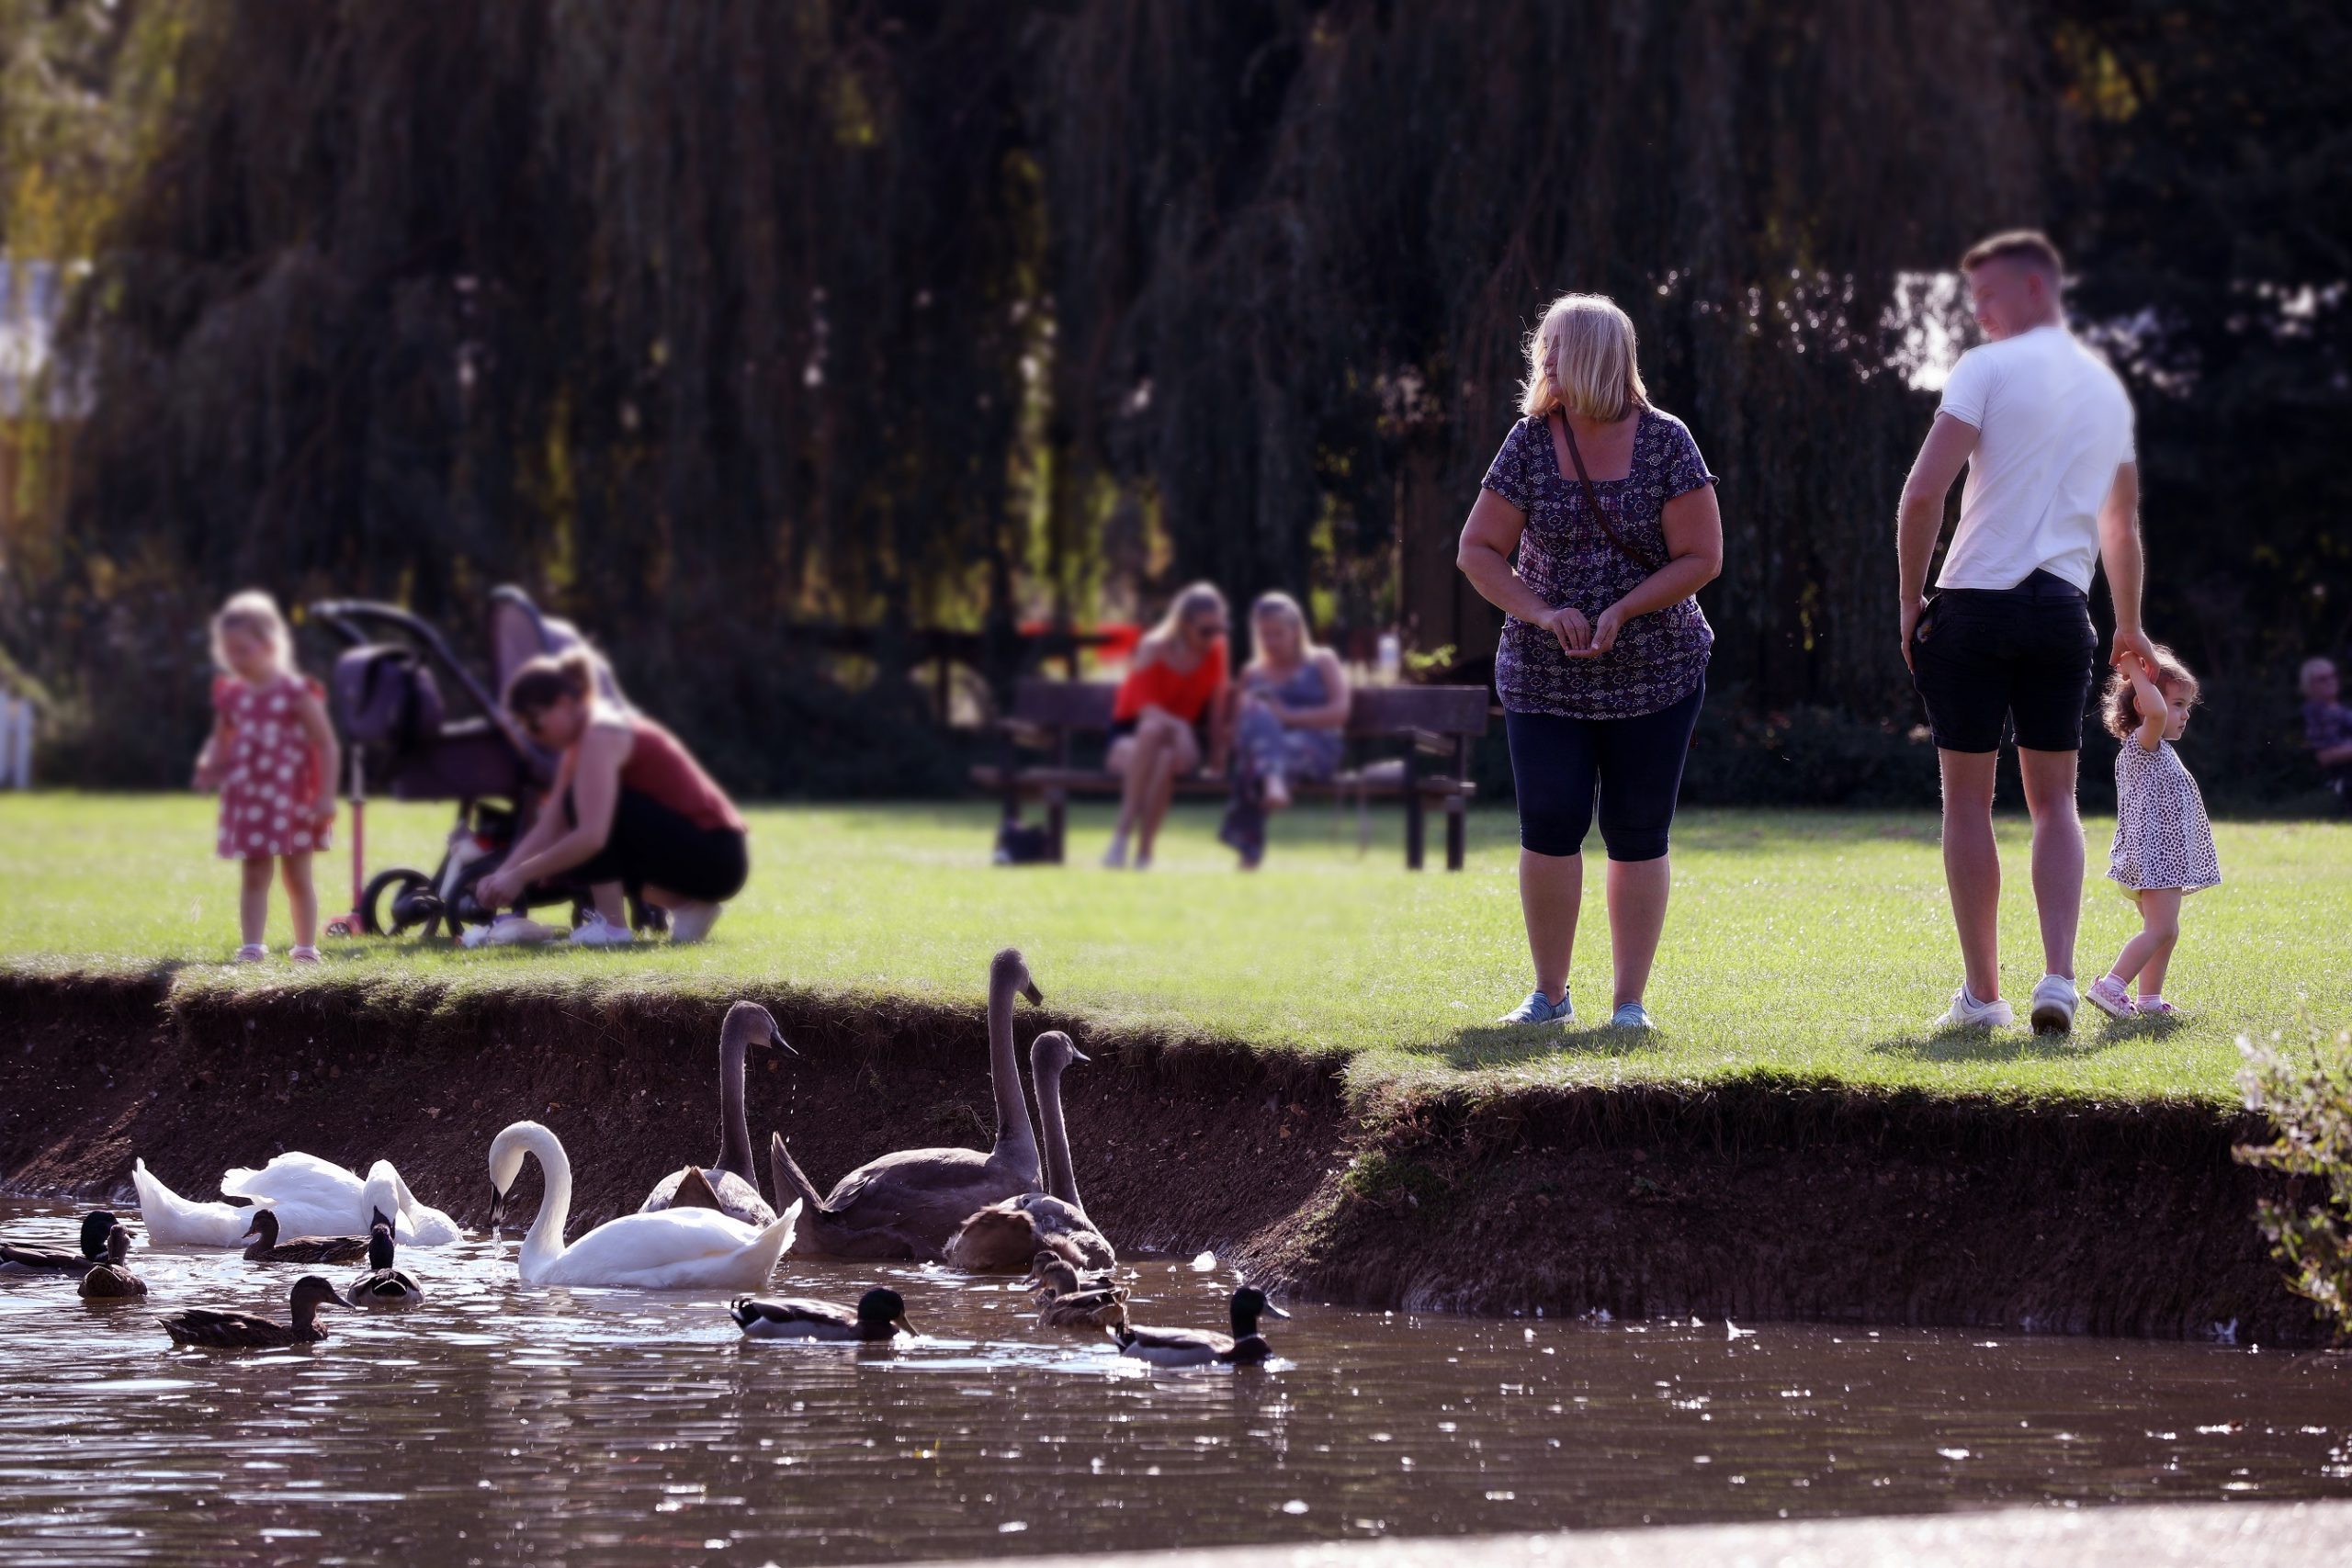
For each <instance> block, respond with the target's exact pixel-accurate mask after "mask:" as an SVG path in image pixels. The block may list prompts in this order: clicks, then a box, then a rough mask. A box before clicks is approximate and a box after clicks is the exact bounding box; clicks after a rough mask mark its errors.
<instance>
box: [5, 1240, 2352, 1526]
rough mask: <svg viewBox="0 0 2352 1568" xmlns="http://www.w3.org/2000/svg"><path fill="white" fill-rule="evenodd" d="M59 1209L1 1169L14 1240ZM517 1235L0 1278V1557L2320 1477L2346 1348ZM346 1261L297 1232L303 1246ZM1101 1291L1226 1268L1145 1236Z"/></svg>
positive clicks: (2339, 1475)
mask: <svg viewBox="0 0 2352 1568" xmlns="http://www.w3.org/2000/svg"><path fill="white" fill-rule="evenodd" d="M80 1213H81V1211H80V1210H78V1209H73V1208H68V1207H65V1206H62V1205H58V1204H34V1203H6V1202H0V1229H5V1231H6V1234H7V1235H9V1236H10V1238H11V1239H18V1238H22V1239H28V1240H36V1241H40V1242H43V1243H45V1244H47V1245H52V1246H63V1247H71V1246H73V1245H74V1225H75V1222H76V1221H77V1220H78V1218H79V1215H80ZM513 1252H514V1246H513V1244H512V1243H511V1242H510V1243H508V1244H507V1245H506V1246H505V1247H504V1248H503V1250H496V1249H492V1247H489V1246H487V1245H476V1246H469V1247H455V1248H446V1249H442V1250H439V1251H430V1252H428V1251H412V1252H407V1253H403V1254H402V1261H403V1263H404V1265H405V1266H407V1267H408V1268H410V1269H412V1270H413V1272H415V1273H416V1274H417V1275H418V1276H419V1278H420V1279H421V1280H423V1281H424V1288H425V1292H426V1295H427V1301H426V1304H425V1305H424V1306H423V1307H420V1308H417V1309H414V1310H413V1311H410V1312H407V1313H401V1314H357V1313H347V1312H345V1313H335V1314H334V1315H333V1316H332V1317H331V1318H330V1320H329V1322H330V1326H331V1329H332V1332H333V1335H334V1337H333V1338H331V1339H330V1340H328V1341H327V1342H326V1343H325V1344H324V1345H321V1346H317V1347H314V1348H304V1349H300V1350H287V1351H276V1352H267V1353H254V1352H246V1353H233V1352H222V1351H203V1350H176V1349H174V1348H171V1347H170V1346H169V1344H168V1343H167V1341H166V1340H165V1338H164V1333H163V1331H162V1329H161V1328H160V1327H158V1326H157V1325H155V1322H154V1314H156V1313H158V1312H162V1311H168V1310H170V1309H172V1308H173V1307H175V1306H178V1305H183V1304H189V1303H198V1302H207V1303H223V1304H232V1305H238V1306H243V1307H244V1308H246V1309H247V1310H254V1311H267V1312H270V1313H273V1314H280V1313H282V1312H283V1310H284V1306H285V1292H286V1288H287V1286H288V1284H290V1283H291V1281H292V1280H293V1279H294V1278H295V1277H296V1276H297V1275H298V1274H300V1272H302V1270H300V1269H294V1268H288V1267H268V1268H264V1267H258V1266H255V1265H253V1264H248V1263H246V1262H244V1261H243V1259H242V1258H238V1257H236V1256H235V1255H234V1254H218V1253H206V1254H195V1253H155V1252H150V1251H147V1250H145V1249H144V1247H141V1249H140V1250H139V1251H137V1252H135V1253H134V1254H133V1256H132V1265H133V1267H134V1268H135V1269H138V1270H139V1271H140V1272H141V1274H142V1275H143V1276H144V1278H145V1279H146V1280H147V1282H148V1287H149V1290H150V1291H151V1292H152V1294H151V1296H150V1298H149V1300H148V1301H147V1302H145V1303H120V1304H117V1303H107V1304H106V1305H103V1306H100V1305H90V1306H85V1304H84V1303H81V1302H79V1301H78V1300H76V1299H75V1298H74V1293H73V1286H72V1284H71V1283H70V1282H64V1281H51V1280H24V1279H9V1280H0V1357H4V1358H5V1365H6V1368H7V1373H6V1387H7V1390H8V1393H9V1394H10V1396H11V1397H9V1398H8V1399H7V1400H6V1401H5V1402H0V1562H35V1561H40V1560H51V1561H54V1560H55V1559H57V1558H58V1557H60V1556H61V1555H63V1556H70V1557H71V1558H72V1560H74V1561H75V1562H78V1563H105V1562H220V1561H223V1560H224V1559H227V1558H230V1557H234V1558H235V1559H236V1560H238V1561H245V1562H272V1561H279V1560H283V1561H289V1562H353V1563H363V1562H421V1561H431V1562H439V1563H449V1564H455V1563H458V1562H490V1561H493V1560H509V1561H511V1560H513V1559H515V1558H516V1557H518V1556H522V1555H524V1554H526V1553H528V1554H530V1555H532V1556H534V1557H536V1558H538V1559H540V1560H543V1561H547V1562H594V1563H605V1564H633V1563H668V1562H677V1561H680V1560H682V1559H684V1558H687V1557H693V1558H695V1559H698V1560H700V1561H704V1562H718V1563H732V1562H744V1563H759V1562H770V1561H773V1562H781V1563H795V1562H842V1561H849V1562H855V1561H861V1560H879V1559H886V1558H892V1557H904V1556H948V1555H967V1554H978V1553H986V1552H1011V1551H1045V1550H1061V1551H1102V1550H1110V1549H1114V1548H1141V1547H1168V1546H1182V1545H1211V1544H1217V1543H1223V1542H1235V1541H1253V1540H1289V1539H1298V1540H1311V1539H1324V1538H1329V1537H1349V1536H1364V1535H1372V1534H1399V1535H1426V1534H1432V1533H1458V1532H1469V1531H1481V1532H1483V1531H1491V1530H1504V1529H1542V1528H1548V1527H1587V1526H1609V1525H1631V1524H1640V1523H1644V1522H1650V1521H1656V1522H1665V1521H1669V1520H1671V1521H1699V1520H1708V1519H1732V1518H1753V1517H1764V1518H1771V1517H1780V1516H1782V1515H1786V1516H1788V1517H1799V1516H1820V1515H1830V1514H1851V1513H1866V1512H1867V1513H1884V1512H1905V1511H1918V1510H1923V1509H1936V1508H1945V1507H1985V1506H1992V1505H1996V1504H2012V1503H2031V1502H2050V1503H2077V1502H2079V1503H2097V1502H2105V1501H2111V1500H2122V1499H2135V1498H2136V1499H2181V1498H2208V1499H2210V1498H2226V1497H2236V1496H2242V1495H2252V1496H2262V1497H2288V1496H2321V1495H2332V1496H2352V1365H2347V1364H2346V1362H2345V1361H2343V1360H2341V1359H2332V1358H2327V1357H2302V1358H2290V1357H2288V1356H2284V1355H2279V1354H2277V1353H2273V1352H2270V1351H2256V1350H2254V1349H2250V1348H2248V1349H2222V1348H2211V1347H2196V1346H2177V1345H2157V1344H2139V1343H2133V1342H2120V1341H2111V1340H2085V1339H2031V1338H2018V1337H2008V1336H1994V1335H1986V1334H1983V1333H1976V1334H1964V1333H1944V1332H1914V1331H1882V1332H1879V1333H1875V1334H1873V1333H1871V1332H1869V1331H1867V1330H1854V1329H1824V1328H1810V1327H1784V1326H1776V1325H1762V1326H1760V1327H1759V1328H1758V1329H1757V1331H1756V1332H1755V1333H1754V1334H1753V1335H1752V1336H1750V1335H1748V1334H1747V1332H1746V1331H1745V1330H1741V1331H1739V1332H1738V1334H1737V1335H1736V1337H1735V1335H1734V1333H1733V1332H1732V1331H1731V1330H1730V1329H1729V1328H1728V1327H1727V1325H1724V1324H1722V1323H1707V1324H1681V1325H1597V1324H1590V1323H1561V1322H1544V1321H1539V1320H1513V1321H1510V1322H1481V1321H1465V1320H1460V1319H1453V1318H1426V1317H1414V1316H1408V1315H1404V1314H1362V1313H1344V1312H1337V1311H1330V1310H1323V1309H1317V1308H1314V1307H1311V1306H1304V1305H1298V1306H1295V1307H1294V1310H1295V1312H1296V1313H1297V1316H1296V1318H1295V1320H1294V1321H1292V1322H1289V1323H1272V1324H1270V1325H1268V1326H1269V1332H1270V1337H1272V1338H1273V1339H1274V1341H1275V1343H1276V1345H1277V1346H1278V1347H1279V1348H1281V1349H1282V1351H1283V1353H1284V1359H1283V1360H1282V1361H1279V1362H1277V1363H1276V1364H1275V1366H1274V1367H1273V1368H1272V1369H1271V1370H1269V1371H1257V1372H1241V1373H1235V1372H1232V1371H1193V1372H1165V1371H1148V1370H1146V1369H1144V1368H1142V1367H1140V1366H1139V1365H1138V1364H1137V1363H1135V1362H1132V1361H1124V1360H1122V1359H1119V1358H1118V1357H1116V1356H1114V1355H1113V1354H1112V1353H1111V1352H1110V1349H1109V1348H1108V1346H1107V1345H1106V1344H1103V1343H1096V1342H1091V1341H1089V1340H1087V1339H1085V1338H1082V1337H1048V1336H1046V1335H1044V1334H1042V1333H1041V1332H1040V1331H1039V1330H1037V1328H1036V1327H1035V1317H1034V1316H1033V1315H1032V1314H1030V1313H1029V1312H1028V1311H1027V1310H1026V1309H1027V1307H1028V1298H1027V1297H1026V1296H1025V1295H1024V1294H1023V1293H1021V1292H1019V1291H1018V1290H1017V1289H1015V1288H1013V1287H1012V1286H1010V1285H1006V1284H1001V1283H996V1282H983V1281H972V1280H962V1279H959V1278H957V1277H956V1276H953V1275H948V1274H944V1273H942V1272H939V1271H936V1270H928V1269H912V1268H884V1269H853V1268H846V1267H834V1266H821V1267H813V1266H807V1265H802V1264H798V1263H795V1262H792V1261H790V1260H787V1262H786V1268H785V1269H784V1270H783V1271H782V1272H781V1273H780V1275H779V1277H778V1281H777V1292H778V1293H784V1292H798V1293H809V1294H821V1295H828V1296H831V1297H833V1298H835V1299H837V1300H842V1301H854V1299H855V1298H856V1295H857V1293H858V1292H859V1291H860V1290H861V1289H863V1288H864V1287H865V1285H866V1284H868V1283H870V1282H873V1281H874V1280H876V1279H879V1280H882V1281H884V1282H887V1283H888V1284H890V1285H892V1286H894V1287H895V1288H896V1289H898V1290H899V1292H902V1293H903V1294H904V1295H905V1296H906V1298H907V1303H908V1314H909V1316H910V1318H911V1319H912V1320H913V1322H914V1323H915V1325H916V1326H917V1327H918V1328H920V1329H922V1331H923V1333H924V1335H925V1337H923V1338H922V1339H921V1340H919V1341H917V1342H915V1343H913V1344H911V1345H908V1346H905V1347H903V1348H899V1349H898V1350H896V1351H891V1350H888V1349H883V1350H867V1351H860V1350H855V1349H847V1348H836V1347H808V1346H797V1345H788V1344H778V1343H774V1342H769V1343H747V1342H745V1341H744V1340H742V1339H741V1337H740V1336H739V1335H738V1333H737V1331H736V1329H735V1326H734V1325H732V1324H731V1323H729V1321H728V1320H727V1318H726V1317H725V1315H724V1314H723V1312H722V1311H721V1305H722V1303H720V1302H719V1301H718V1299H717V1298H715V1297H700V1298H698V1297H691V1296H671V1295H648V1294H643V1293H638V1292H624V1291H560V1290H553V1291H539V1292H533V1291H526V1290H524V1289H522V1288H521V1287H520V1286H519V1285H518V1284H517V1282H516V1281H515V1271H514V1267H513V1261H512V1259H513ZM352 1273H356V1270H354V1269H339V1270H335V1271H334V1277H335V1278H336V1279H337V1280H338V1281H339V1282H340V1281H342V1280H343V1277H344V1276H345V1275H346V1274H352ZM1230 1290H1231V1278H1230V1276H1229V1275H1227V1274H1223V1273H1209V1272H1197V1271H1195V1270H1194V1269H1192V1268H1191V1267H1190V1266H1189V1265H1188V1264H1184V1263H1175V1264H1170V1263H1165V1262H1152V1263H1148V1264H1147V1265H1145V1266H1144V1267H1143V1268H1142V1269H1140V1270H1139V1271H1138V1275H1137V1279H1136V1298H1137V1301H1136V1305H1137V1307H1138V1308H1139V1309H1140V1310H1138V1312H1137V1314H1136V1315H1137V1316H1138V1318H1139V1319H1141V1320H1143V1321H1147V1322H1156V1323H1174V1324H1198V1325H1221V1321H1222V1317H1223V1303H1224V1298H1225V1296H1226V1294H1227V1292H1229V1291H1230Z"/></svg>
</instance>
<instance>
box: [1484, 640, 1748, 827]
mask: <svg viewBox="0 0 2352 1568" xmlns="http://www.w3.org/2000/svg"><path fill="white" fill-rule="evenodd" d="M1706 700H1707V683H1706V682H1705V681H1703V680H1702V681H1701V682H1699V684H1698V686H1697V688H1696V689H1695V690H1693V691H1692V692H1691V694H1690V695H1688V696H1686V697H1683V698H1682V699H1681V700H1680V701H1679V702H1677V703H1675V704H1674V705H1672V706H1670V707H1664V708H1660V709H1659V710H1658V711H1657V712H1656V713H1645V714H1642V715H1640V716H1637V717H1634V718H1562V717H1560V716H1558V715H1556V714H1548V713H1512V712H1510V711H1509V710H1508V709H1506V710H1505V711H1504V713H1503V730H1504V733H1505V734H1506V735H1508V736H1509V737H1510V776H1511V784H1512V786H1513V788H1514V790H1515V792H1516V793H1517V795H1518V796H1519V844H1520V848H1521V849H1524V850H1531V851H1532V852H1535V853H1536V854H1539V855H1572V854H1577V853H1579V852H1582V851H1583V849H1584V838H1585V834H1586V833H1587V832H1589V830H1590V829H1591V828H1592V817H1593V806H1594V803H1595V801H1596V800H1598V802H1599V804H1600V841H1601V842H1602V843H1603V844H1605V845H1607V846H1608V849H1609V858H1610V859H1611V860H1618V861H1644V860H1657V858H1658V857H1659V856H1661V855H1663V854H1665V853H1666V850H1667V840H1668V836H1669V835H1670V833H1671V831H1672V829H1673V827H1674V803H1675V801H1676V799H1677V798H1678V797H1679V795H1681V793H1682V764H1683V763H1684V762H1686V761H1689V760H1690V757H1691V731H1692V730H1693V729H1695V728H1698V724H1699V708H1700V706H1701V705H1702V704H1703V703H1705V702H1706Z"/></svg>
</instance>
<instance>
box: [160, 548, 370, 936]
mask: <svg viewBox="0 0 2352 1568" xmlns="http://www.w3.org/2000/svg"><path fill="white" fill-rule="evenodd" d="M212 662H213V665H214V667H215V668H216V669H217V670H218V671H220V673H219V675H218V677H217V678H216V679H215V680H214V681H213V682H212V715H213V722H212V735H211V738H210V739H208V740H206V741H205V743H204V750H202V751H201V752H199V753H198V755H197V759H196V787H197V788H198V789H202V790H215V789H217V790H219V791H220V834H219V836H218V838H217V840H215V843H216V847H217V848H218V850H219V852H220V858H221V859H223V860H233V861H237V862H239V863H241V864H242V865H243V870H244V883H243V886H242V887H241V888H240V889H239V890H238V896H237V920H238V924H239V925H240V926H241V927H242V928H243V942H244V945H243V946H242V947H240V948H238V949H237V960H236V961H237V962H238V963H240V964H258V963H260V962H261V961H262V960H263V959H264V958H266V957H267V956H268V955H269V950H268V949H267V948H266V947H264V946H263V945H262V936H263V932H264V931H265V929H266V926H267V924H268V921H269V882H270V872H271V870H272V869H273V868H276V869H277V870H279V871H281V872H282V873H283V874H284V877H285V881H286V903H287V912H288V914H289V915H291V916H292V918H293V924H294V945H293V947H292V949H291V950H290V951H289V952H288V954H287V956H288V957H289V958H291V959H292V960H293V961H294V962H295V963H297V964H316V963H317V962H318V961H319V949H318V945H317V944H318V940H319V894H318V888H317V886H316V885H315V884H313V882H312V881H311V855H312V854H314V853H316V852H318V851H320V850H323V849H325V848H326V847H327V841H328V833H329V830H330V829H332V828H333V827H334V781H335V774H336V773H337V772H338V771H339V770H340V768H341V765H342V753H341V751H340V750H339V749H338V748H337V746H336V745H335V739H334V726H333V725H332V724H330V723H329V722H328V721H327V708H326V702H325V694H324V693H323V692H322V691H321V690H320V688H319V683H318V682H315V681H310V680H306V679H304V678H303V677H302V676H301V675H300V673H299V672H297V671H295V669H294V668H293V647H292V638H291V637H288V634H287V630H286V619H285V617H284V616H282V615H279V614H278V613H277V601H276V600H274V599H272V598H271V597H270V596H269V595H268V594H266V593H263V592H243V593H240V594H238V595H236V596H235V597H234V598H232V599H231V600H230V601H229V602H228V603H227V604H224V605H222V606H221V607H220V614H219V615H215V616H213V617H212Z"/></svg>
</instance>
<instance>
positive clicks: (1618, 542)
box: [1552, 413, 1666, 571]
mask: <svg viewBox="0 0 2352 1568" xmlns="http://www.w3.org/2000/svg"><path fill="white" fill-rule="evenodd" d="M1552 417H1553V418H1554V419H1555V420H1557V421H1559V425H1560V434H1562V435H1564V436H1566V437H1567V442H1568V461H1569V462H1570V463H1572V464H1574V465H1575V466H1576V470H1577V483H1578V484H1580V485H1582V486H1584V503H1585V505H1586V506H1587V507H1588V508H1589V509H1590V511H1591V513H1592V518H1593V521H1594V522H1596V523H1598V524H1600V531H1601V532H1602V533H1604V534H1606V535H1608V536H1609V542H1610V543H1611V544H1612V545H1614V546H1616V547H1617V553H1618V554H1619V555H1621V556H1623V557H1624V558H1626V559H1627V560H1629V561H1632V562H1633V563H1634V565H1635V566H1637V567H1640V568H1641V569H1642V570H1644V571H1660V570H1664V569H1665V565H1666V563H1665V562H1663V561H1653V560H1650V559H1648V558H1645V557H1644V556H1642V555H1640V554H1638V553H1636V552H1635V551H1634V547H1633V546H1631V545H1629V544H1627V543H1626V542H1625V536H1624V535H1623V534H1620V533H1619V532H1618V531H1617V525H1616V524H1614V523H1611V521H1610V520H1609V513H1606V512H1604V511H1602V510H1601V506H1600V491H1597V490H1595V489H1593V488H1592V476H1591V475H1590V474H1589V473H1587V472H1586V471H1585V467H1584V454H1583V453H1582V452H1581V451H1579V450H1577V427H1576V426H1575V425H1573V424H1570V423H1568V418H1567V415H1566V414H1562V413H1555V414H1554V415H1553V416H1552ZM1636 417H1638V416H1636ZM1640 438H1641V427H1640V426H1639V425H1636V426H1635V427H1634V439H1635V440H1637V441H1638V440H1639V439H1640Z"/></svg>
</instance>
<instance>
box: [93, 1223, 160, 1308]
mask: <svg viewBox="0 0 2352 1568" xmlns="http://www.w3.org/2000/svg"><path fill="white" fill-rule="evenodd" d="M127 1258H130V1232H129V1231H127V1230H125V1229H123V1228H122V1227H121V1226H120V1225H117V1226H115V1227H114V1229H113V1230H111V1231H108V1232H107V1260H106V1261H105V1262H103V1263H101V1264H99V1265H98V1266H97V1267H96V1268H95V1269H91V1270H90V1271H89V1272H88V1273H86V1274H85V1275H83V1276H82V1292H81V1293H82V1299H83V1300H84V1301H85V1302H119V1301H122V1300H125V1299H127V1298H129V1297H131V1296H143V1295H145V1294H146V1293H147V1281H146V1280H142V1279H141V1278H140V1277H139V1276H138V1275H136V1274H134V1273H132V1272H131V1271H130V1269H127V1268H125V1267H124V1266H123V1264H124V1260H125V1259H127Z"/></svg>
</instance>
